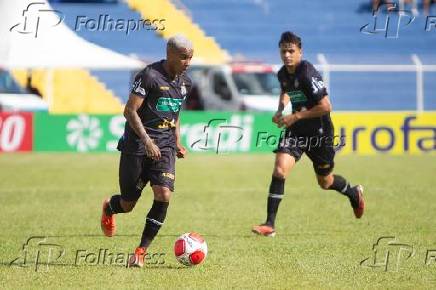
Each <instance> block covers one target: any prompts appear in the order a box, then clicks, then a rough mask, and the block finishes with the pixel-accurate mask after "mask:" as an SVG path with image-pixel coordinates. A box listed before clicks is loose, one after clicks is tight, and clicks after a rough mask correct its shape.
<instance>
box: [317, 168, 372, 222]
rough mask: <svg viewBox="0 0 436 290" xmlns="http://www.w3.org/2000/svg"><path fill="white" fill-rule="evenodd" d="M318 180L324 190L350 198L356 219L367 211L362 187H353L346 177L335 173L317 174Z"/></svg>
mask: <svg viewBox="0 0 436 290" xmlns="http://www.w3.org/2000/svg"><path fill="white" fill-rule="evenodd" d="M316 178H317V180H318V184H319V186H320V187H321V188H322V189H325V190H336V191H337V192H339V193H341V194H343V195H345V196H346V197H348V199H349V200H350V203H351V207H352V208H353V211H354V215H355V216H356V218H361V217H362V215H363V212H364V210H365V201H364V199H363V186H362V185H356V186H351V185H350V183H349V182H348V181H347V180H346V179H345V178H344V177H342V176H341V175H338V174H333V173H330V174H328V175H326V176H324V175H319V174H317V175H316Z"/></svg>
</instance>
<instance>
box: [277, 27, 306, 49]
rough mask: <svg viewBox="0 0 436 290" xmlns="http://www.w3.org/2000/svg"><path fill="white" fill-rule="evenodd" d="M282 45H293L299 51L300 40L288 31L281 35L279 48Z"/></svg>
mask: <svg viewBox="0 0 436 290" xmlns="http://www.w3.org/2000/svg"><path fill="white" fill-rule="evenodd" d="M282 43H293V44H295V45H296V46H298V48H299V49H301V38H300V37H299V36H297V35H296V34H294V33H293V32H290V31H285V32H283V33H282V36H281V37H280V41H279V47H280V45H281V44H282Z"/></svg>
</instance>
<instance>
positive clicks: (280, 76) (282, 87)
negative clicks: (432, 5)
mask: <svg viewBox="0 0 436 290" xmlns="http://www.w3.org/2000/svg"><path fill="white" fill-rule="evenodd" d="M277 79H278V80H279V83H280V90H281V92H282V94H283V93H286V86H285V77H284V74H283V70H282V69H281V70H279V72H278V73H277Z"/></svg>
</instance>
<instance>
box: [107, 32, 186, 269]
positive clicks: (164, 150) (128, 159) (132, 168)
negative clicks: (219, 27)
mask: <svg viewBox="0 0 436 290" xmlns="http://www.w3.org/2000/svg"><path fill="white" fill-rule="evenodd" d="M192 55H193V48H192V43H191V42H190V41H189V40H188V39H186V38H185V37H183V36H180V35H177V36H174V37H171V38H170V39H169V40H168V42H167V57H166V59H164V60H161V61H158V62H155V63H152V64H150V65H148V66H147V67H145V68H144V69H143V70H142V71H140V72H139V73H138V74H137V75H136V77H135V80H134V83H133V86H132V89H131V92H130V95H129V99H128V101H127V104H126V106H125V109H124V116H125V117H126V119H127V122H126V125H125V129H124V134H123V136H122V137H121V138H120V140H119V143H118V150H119V151H121V157H120V163H119V185H120V191H121V194H117V195H113V196H112V197H111V198H108V199H106V200H105V201H104V202H103V210H102V216H101V228H102V230H103V233H104V234H105V235H106V236H108V237H111V236H113V235H114V234H115V231H116V225H115V214H119V213H128V212H130V211H131V210H132V209H133V208H134V207H135V204H136V202H137V201H138V199H139V198H140V196H141V193H142V190H143V188H144V187H145V185H146V184H147V183H148V182H150V186H151V188H152V190H153V194H154V200H153V205H152V206H151V209H150V211H149V212H148V214H147V217H146V221H145V227H144V230H143V233H142V236H141V240H140V243H139V245H138V247H137V248H136V249H135V253H134V254H133V255H132V256H131V257H130V258H129V260H128V265H127V266H129V267H142V266H143V265H144V256H145V255H146V252H147V248H148V247H149V246H150V244H151V242H152V241H153V239H154V238H155V236H156V235H157V233H158V232H159V229H160V228H161V226H162V225H163V223H164V220H165V217H166V213H167V209H168V205H169V200H170V197H171V193H172V192H173V191H174V180H175V157H176V156H177V157H178V158H183V157H184V156H185V154H186V149H185V148H184V147H183V146H182V145H181V143H180V121H179V111H180V108H181V106H182V103H183V102H184V101H185V100H186V97H187V95H188V94H189V92H190V90H191V87H192V82H191V80H190V79H189V77H188V76H187V75H186V69H187V68H188V66H189V65H190V62H191V59H192Z"/></svg>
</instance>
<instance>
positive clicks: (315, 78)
mask: <svg viewBox="0 0 436 290" xmlns="http://www.w3.org/2000/svg"><path fill="white" fill-rule="evenodd" d="M277 77H278V79H279V82H280V87H281V89H282V93H286V94H288V96H289V97H290V101H291V103H292V111H293V112H297V111H305V110H309V109H311V108H312V107H313V106H315V105H317V104H318V102H319V101H320V100H321V99H322V98H324V96H326V95H327V89H326V88H325V86H324V82H323V81H322V78H321V76H320V74H319V72H318V71H317V70H316V69H315V67H314V66H313V65H312V64H311V63H310V62H308V61H306V60H303V61H301V62H300V64H299V65H298V66H297V68H296V70H295V73H293V74H291V73H289V72H288V71H287V70H286V67H285V66H282V68H281V69H280V70H279V72H278V74H277ZM289 130H291V131H293V132H294V133H296V134H298V135H304V136H309V135H319V134H321V135H329V134H333V125H332V121H331V119H330V114H326V115H323V116H321V117H318V118H311V119H303V120H299V121H297V122H295V123H294V124H292V125H291V127H290V128H289Z"/></svg>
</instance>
